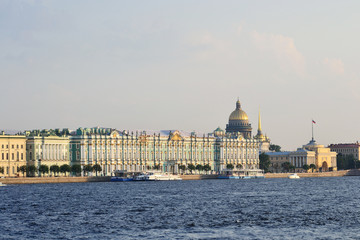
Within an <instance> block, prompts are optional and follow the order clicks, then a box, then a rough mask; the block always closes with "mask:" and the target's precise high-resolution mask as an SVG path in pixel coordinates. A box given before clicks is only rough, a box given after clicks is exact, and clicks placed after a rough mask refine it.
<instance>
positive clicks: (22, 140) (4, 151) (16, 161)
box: [0, 131, 26, 177]
mask: <svg viewBox="0 0 360 240" xmlns="http://www.w3.org/2000/svg"><path fill="white" fill-rule="evenodd" d="M23 165H26V137H25V136H24V135H7V134H6V133H5V132H3V131H1V132H0V167H1V168H3V170H4V173H1V172H0V176H6V177H16V176H19V175H20V174H21V172H20V169H19V168H20V167H21V166H23Z"/></svg>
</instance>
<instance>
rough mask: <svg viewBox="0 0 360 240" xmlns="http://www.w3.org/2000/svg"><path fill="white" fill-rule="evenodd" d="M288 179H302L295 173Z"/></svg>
mask: <svg viewBox="0 0 360 240" xmlns="http://www.w3.org/2000/svg"><path fill="white" fill-rule="evenodd" d="M288 178H290V179H298V178H300V177H299V176H298V175H297V174H296V173H293V174H290V175H289V176H288Z"/></svg>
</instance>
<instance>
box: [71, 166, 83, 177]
mask: <svg viewBox="0 0 360 240" xmlns="http://www.w3.org/2000/svg"><path fill="white" fill-rule="evenodd" d="M71 172H72V173H73V174H74V175H75V176H77V175H78V174H80V173H81V166H80V165H79V164H75V165H72V166H71Z"/></svg>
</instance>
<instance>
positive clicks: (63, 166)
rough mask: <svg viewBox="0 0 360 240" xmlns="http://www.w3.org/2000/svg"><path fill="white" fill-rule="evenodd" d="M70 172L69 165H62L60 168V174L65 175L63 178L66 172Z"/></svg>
mask: <svg viewBox="0 0 360 240" xmlns="http://www.w3.org/2000/svg"><path fill="white" fill-rule="evenodd" d="M70 171H71V167H70V165H69V164H63V165H61V166H60V172H61V173H63V174H65V177H66V173H67V172H68V173H69V172H70Z"/></svg>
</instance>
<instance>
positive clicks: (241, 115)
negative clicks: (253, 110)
mask: <svg viewBox="0 0 360 240" xmlns="http://www.w3.org/2000/svg"><path fill="white" fill-rule="evenodd" d="M248 119H249V118H248V115H247V114H246V112H244V111H243V110H241V105H240V101H239V100H238V101H237V102H236V109H235V110H234V111H233V112H232V113H231V114H230V117H229V120H242V121H244V120H248Z"/></svg>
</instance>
